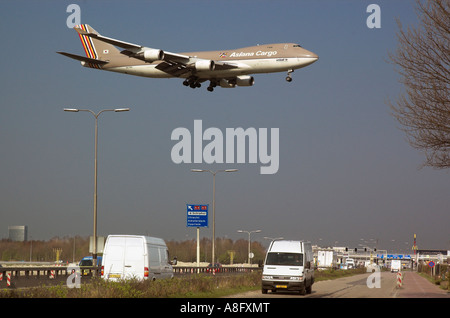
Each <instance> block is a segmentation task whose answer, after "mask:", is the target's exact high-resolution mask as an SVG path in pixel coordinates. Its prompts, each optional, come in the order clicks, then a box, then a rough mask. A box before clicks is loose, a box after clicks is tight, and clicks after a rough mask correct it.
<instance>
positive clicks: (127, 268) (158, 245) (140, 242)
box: [101, 235, 176, 280]
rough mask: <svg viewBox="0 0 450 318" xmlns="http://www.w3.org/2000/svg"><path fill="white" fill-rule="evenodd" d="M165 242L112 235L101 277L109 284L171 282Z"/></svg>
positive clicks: (105, 254) (170, 270)
mask: <svg viewBox="0 0 450 318" xmlns="http://www.w3.org/2000/svg"><path fill="white" fill-rule="evenodd" d="M172 265H176V259H174V261H173V262H170V261H169V252H168V250H167V246H166V243H165V242H164V240H163V239H160V238H156V237H148V236H142V235H109V236H108V238H107V239H106V243H105V248H104V250H103V259H102V267H101V277H102V278H103V279H106V280H120V279H131V278H135V279H138V280H142V279H151V280H155V279H160V278H172V277H173V269H172Z"/></svg>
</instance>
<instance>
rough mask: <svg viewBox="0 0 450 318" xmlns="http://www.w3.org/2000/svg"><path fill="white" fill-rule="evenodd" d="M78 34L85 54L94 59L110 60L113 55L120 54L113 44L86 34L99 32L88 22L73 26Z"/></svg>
mask: <svg viewBox="0 0 450 318" xmlns="http://www.w3.org/2000/svg"><path fill="white" fill-rule="evenodd" d="M74 29H75V31H77V32H78V35H79V36H80V40H81V44H82V45H83V48H84V51H85V52H86V56H87V57H88V58H90V59H95V60H98V59H99V60H111V58H112V57H114V55H120V51H119V50H118V49H117V48H116V47H115V46H113V45H111V44H109V43H105V42H103V41H100V40H98V39H96V38H95V37H91V36H88V35H87V34H99V33H98V32H97V31H95V30H94V28H92V27H91V26H90V25H89V24H80V25H77V26H75V27H74Z"/></svg>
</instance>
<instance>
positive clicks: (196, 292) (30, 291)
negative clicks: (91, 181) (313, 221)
mask: <svg viewBox="0 0 450 318" xmlns="http://www.w3.org/2000/svg"><path fill="white" fill-rule="evenodd" d="M364 272H365V269H352V270H321V271H315V281H316V282H317V281H321V280H328V279H337V278H341V277H345V276H351V275H355V274H361V273H364ZM260 288H261V272H259V271H255V272H253V273H248V274H242V275H233V276H225V275H216V276H211V275H203V274H200V275H189V276H184V277H174V278H173V279H167V280H157V281H148V280H147V281H138V280H127V281H119V282H109V281H104V280H103V279H100V278H99V279H95V280H92V282H91V283H89V284H82V285H81V287H80V288H68V287H67V286H66V285H65V284H61V285H56V286H41V287H34V288H26V289H7V290H0V298H217V297H222V296H227V295H234V294H238V293H243V292H246V291H250V290H258V289H260Z"/></svg>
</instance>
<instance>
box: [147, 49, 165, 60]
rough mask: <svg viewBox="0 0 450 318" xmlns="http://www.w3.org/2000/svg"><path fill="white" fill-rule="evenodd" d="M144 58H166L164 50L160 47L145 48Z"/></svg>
mask: <svg viewBox="0 0 450 318" xmlns="http://www.w3.org/2000/svg"><path fill="white" fill-rule="evenodd" d="M143 58H144V60H145V61H147V62H154V61H158V60H162V59H163V58H164V51H163V50H158V49H150V50H145V51H144V53H143Z"/></svg>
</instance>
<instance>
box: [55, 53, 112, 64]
mask: <svg viewBox="0 0 450 318" xmlns="http://www.w3.org/2000/svg"><path fill="white" fill-rule="evenodd" d="M56 53H58V54H61V55H64V56H67V57H70V58H71V59H74V60H78V61H81V62H86V63H92V64H98V65H103V64H107V63H108V62H107V61H102V60H97V59H91V58H89V57H85V56H80V55H76V54H72V53H66V52H56Z"/></svg>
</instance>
